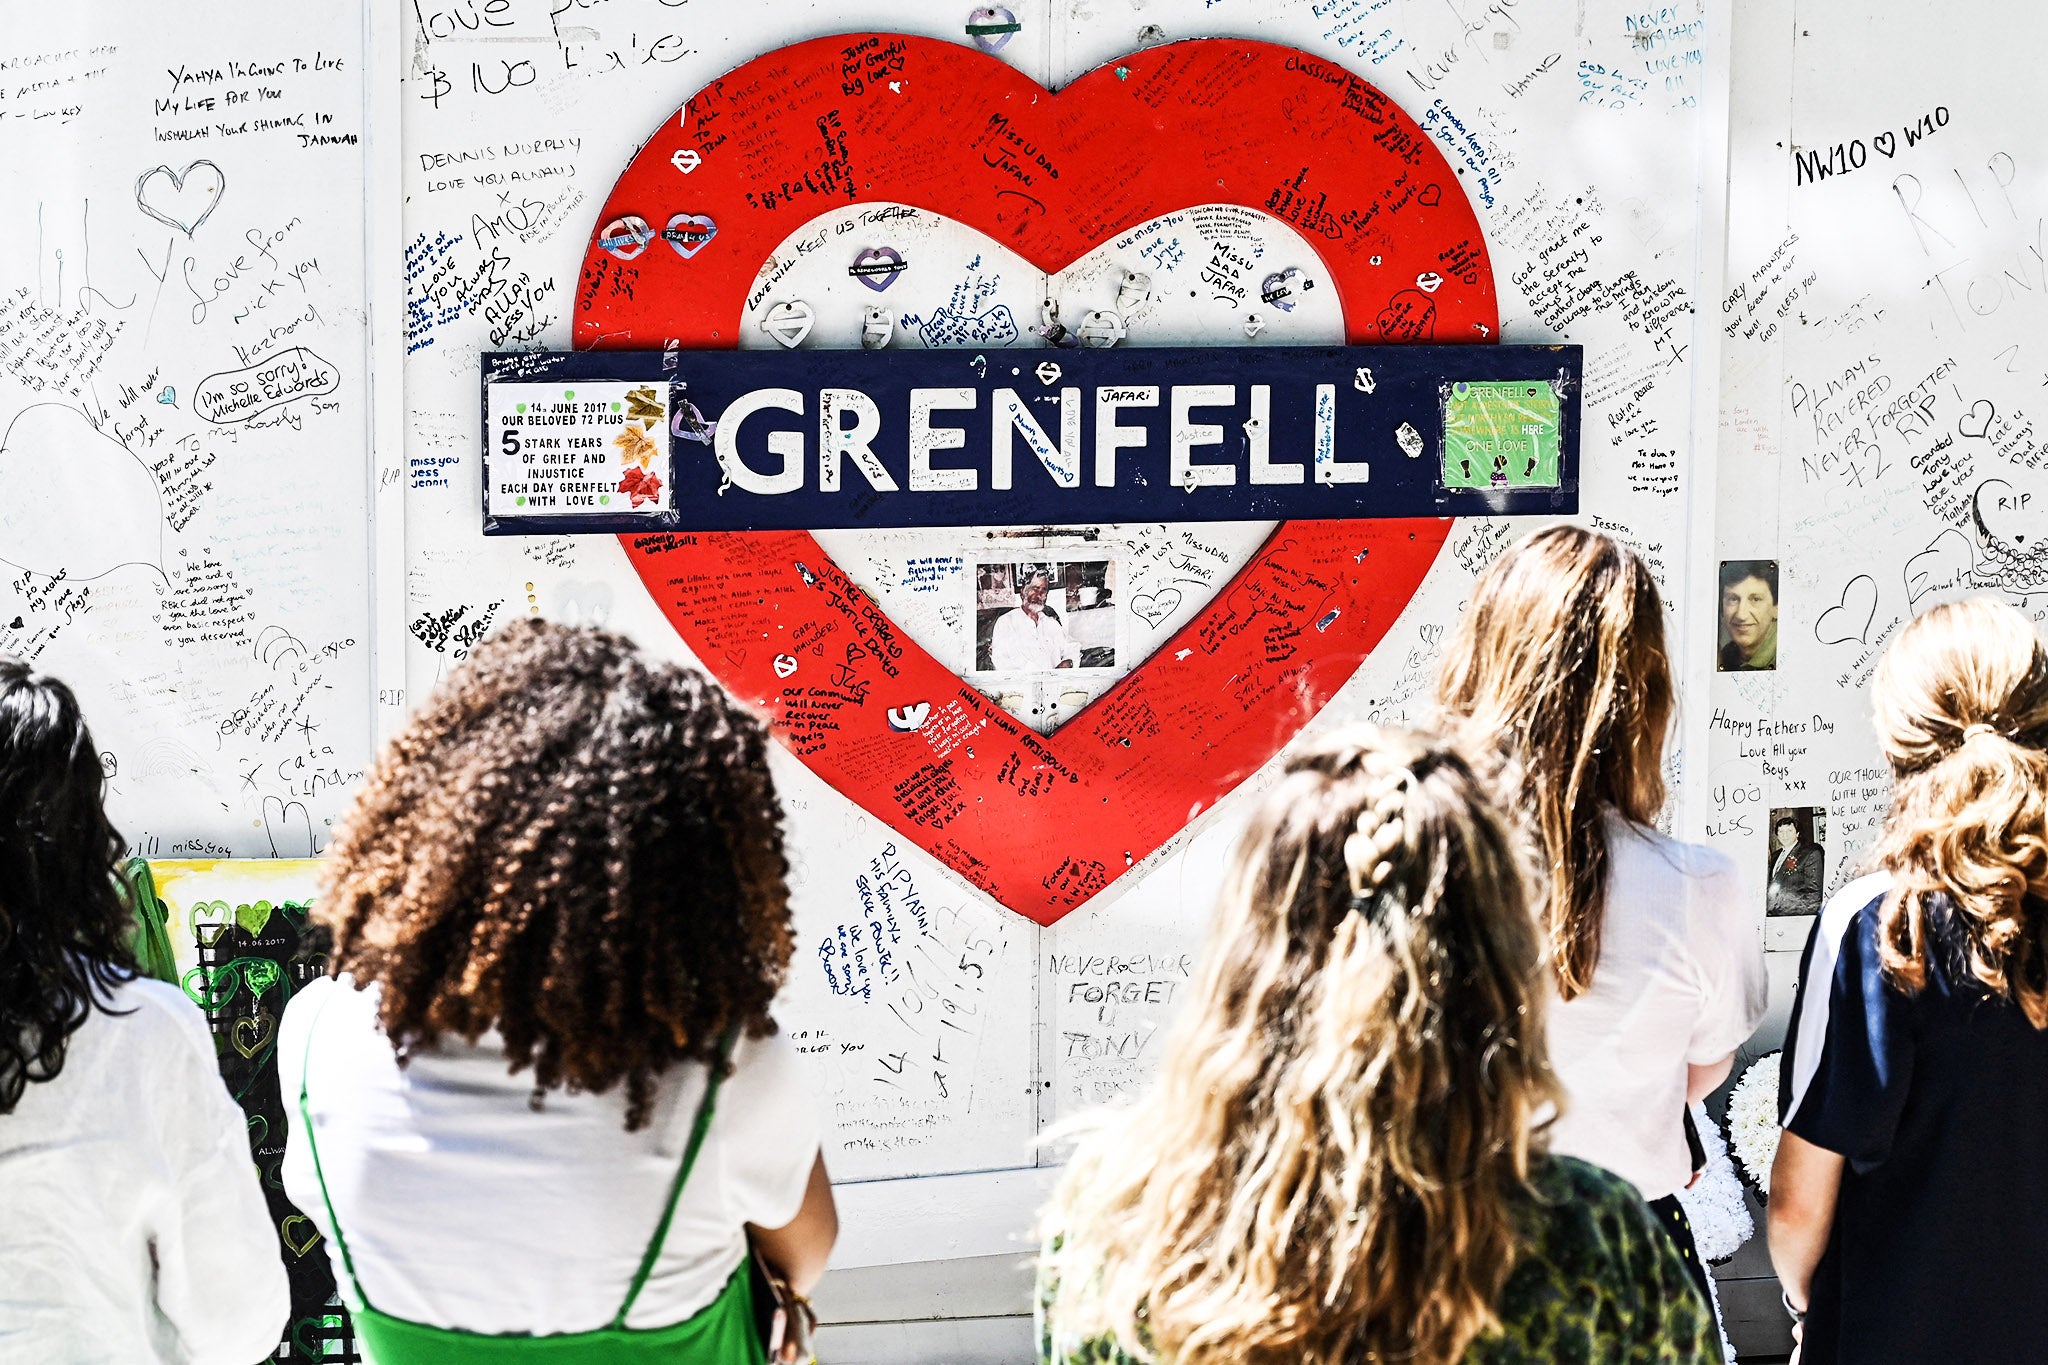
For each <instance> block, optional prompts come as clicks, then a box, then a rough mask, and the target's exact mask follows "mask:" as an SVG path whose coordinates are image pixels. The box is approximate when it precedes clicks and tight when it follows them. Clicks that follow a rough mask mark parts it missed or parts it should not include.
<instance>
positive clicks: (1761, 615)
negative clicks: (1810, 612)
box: [1719, 559, 1778, 673]
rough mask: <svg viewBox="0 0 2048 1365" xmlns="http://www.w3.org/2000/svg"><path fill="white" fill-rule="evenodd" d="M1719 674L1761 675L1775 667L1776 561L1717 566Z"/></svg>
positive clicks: (1738, 561)
mask: <svg viewBox="0 0 2048 1365" xmlns="http://www.w3.org/2000/svg"><path fill="white" fill-rule="evenodd" d="M1720 620H1721V629H1720V637H1721V652H1720V656H1719V668H1720V671H1721V672H1723V673H1764V672H1769V671H1771V670H1773V669H1775V668H1777V666H1778V561H1777V560H1775V559H1729V560H1724V561H1722V564H1721V618H1720Z"/></svg>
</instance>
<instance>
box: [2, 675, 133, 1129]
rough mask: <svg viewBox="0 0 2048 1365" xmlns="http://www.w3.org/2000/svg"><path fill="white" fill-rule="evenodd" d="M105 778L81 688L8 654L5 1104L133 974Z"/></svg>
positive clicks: (54, 1062) (53, 1066)
mask: <svg viewBox="0 0 2048 1365" xmlns="http://www.w3.org/2000/svg"><path fill="white" fill-rule="evenodd" d="M105 781H106V779H105V777H104V776H103V775H102V773H101V771H100V756H99V750H98V749H97V748H95V747H94V745H93V742H92V732H91V731H89V730H87V729H86V728H85V718H84V717H83V716H82V715H80V714H79V710H78V699H77V698H76V697H74V696H72V695H71V689H70V688H68V687H66V686H65V685H64V684H63V683H61V682H58V681H57V680H56V679H55V678H51V677H47V676H45V675H43V674H41V673H37V672H34V671H33V670H31V669H30V668H29V667H28V665H26V664H22V663H18V662H16V661H15V660H13V659H8V658H0V1114H9V1113H12V1112H13V1111H14V1106H15V1105H16V1104H17V1103H19V1102H20V1100H21V1097H22V1093H23V1092H24V1091H25V1090H27V1088H28V1085H29V1083H30V1082H31V1081H48V1080H54V1079H56V1076H57V1073H58V1072H60V1071H62V1070H63V1069H64V1052H65V1048H66V1047H67V1046H68V1045H69V1043H70V1041H71V1035H72V1034H73V1033H75V1032H77V1030H78V1028H79V1026H80V1025H82V1024H83V1023H85V1021H86V1017H87V1016H88V1015H90V1014H91V1013H92V1011H93V1010H94V1009H95V1008H98V1009H102V1010H106V1009H107V1008H108V1006H109V1005H110V1003H111V1001H110V1000H109V999H107V998H105V997H107V996H108V994H109V993H110V992H111V991H112V990H113V988H114V987H115V986H116V985H118V984H119V983H120V982H122V981H123V980H126V979H127V978H128V977H131V976H133V975H134V974H135V970H136V969H135V951H134V947H133V945H132V941H131V935H132V933H133V920H132V918H131V916H130V913H129V908H128V905H127V903H126V901H125V900H124V899H123V897H122V894H121V890H120V884H119V882H118V881H116V879H115V868H116V866H117V865H118V863H119V862H120V859H121V855H122V853H123V852H124V850H125V845H124V843H123V842H122V839H121V836H120V834H119V833H118V832H117V831H116V830H115V829H114V827H113V826H112V825H111V824H109V823H108V821H107V811H106V807H105V806H104V805H102V804H101V789H102V788H103V787H104V786H105ZM109 1012H111V1011H109Z"/></svg>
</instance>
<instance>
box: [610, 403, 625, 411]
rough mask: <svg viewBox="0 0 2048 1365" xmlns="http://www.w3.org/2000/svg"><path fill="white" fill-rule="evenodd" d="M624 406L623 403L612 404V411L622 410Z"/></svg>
mask: <svg viewBox="0 0 2048 1365" xmlns="http://www.w3.org/2000/svg"><path fill="white" fill-rule="evenodd" d="M624 406H626V405H625V404H624V403H614V404H612V411H613V412H617V411H618V410H619V409H620V408H623V407H624Z"/></svg>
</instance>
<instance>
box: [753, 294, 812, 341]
mask: <svg viewBox="0 0 2048 1365" xmlns="http://www.w3.org/2000/svg"><path fill="white" fill-rule="evenodd" d="M817 320H818V315H817V314H816V313H814V312H812V311H811V305H809V304H808V303H805V302H804V301H803V300H802V299H798V300H796V301H795V302H794V303H792V302H789V301H787V300H785V301H784V302H782V303H778V304H776V305H775V306H774V307H773V308H770V309H769V310H768V316H766V317H764V318H762V319H761V330H762V331H764V332H766V333H767V334H768V335H769V336H772V337H774V338H775V339H776V340H777V341H779V342H781V343H782V344H783V345H784V346H787V347H789V348H790V349H791V350H795V349H796V348H797V347H799V346H801V345H803V342H804V338H805V337H807V336H809V335H810V334H811V324H812V323H814V322H816V321H817Z"/></svg>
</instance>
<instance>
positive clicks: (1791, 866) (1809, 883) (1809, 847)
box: [1764, 806, 1827, 915]
mask: <svg viewBox="0 0 2048 1365" xmlns="http://www.w3.org/2000/svg"><path fill="white" fill-rule="evenodd" d="M1826 820H1827V812H1825V811H1823V810H1820V809H1818V808H1817V807H1814V806H1787V807H1780V808H1779V809H1777V810H1774V811H1772V812H1771V877H1770V885H1769V889H1768V890H1767V891H1766V892H1765V895H1764V913H1765V914H1766V915H1818V914H1819V913H1820V905H1821V898H1822V892H1823V891H1824V890H1825V888H1826V882H1825V880H1824V875H1823V874H1824V870H1825V868H1826V855H1825V854H1824V853H1823V852H1822V851H1821V846H1820V845H1821V840H1822V838H1824V837H1825V830H1826V825H1825V823H1824V822H1825V821H1826Z"/></svg>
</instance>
